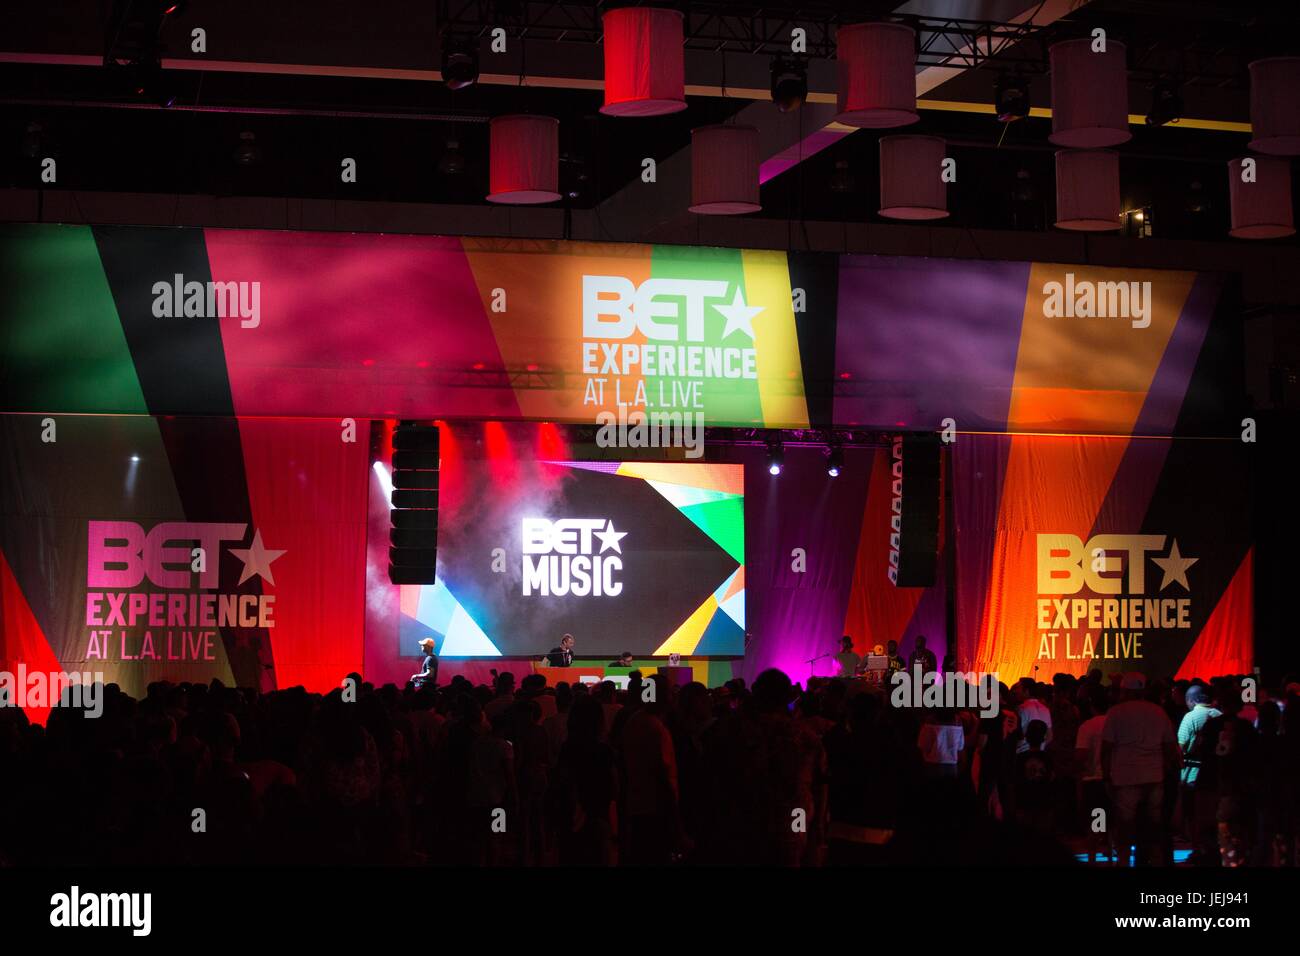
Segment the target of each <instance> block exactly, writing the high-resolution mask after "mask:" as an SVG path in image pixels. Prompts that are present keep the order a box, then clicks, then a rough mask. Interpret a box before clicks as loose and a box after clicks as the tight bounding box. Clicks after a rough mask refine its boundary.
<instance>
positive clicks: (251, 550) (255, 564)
mask: <svg viewBox="0 0 1300 956" xmlns="http://www.w3.org/2000/svg"><path fill="white" fill-rule="evenodd" d="M230 553H231V554H233V555H234V556H235V557H237V558H238V559H239V560H240V561H243V562H244V571H243V573H242V574H240V575H239V583H240V584H243V583H244V582H245V581H247V580H248V579H249V578H251V577H252V576H253V575H254V574H260V575H261V576H262V578H263V579H265V580H266V581H269V582H270V583H272V584H274V583H275V578H274V577H273V576H272V574H271V562H272V561H274V560H275V559H276V558H278V557H279V556H280V555H282V554H284V552H283V551H274V550H272V549H270V548H266V547H263V546H262V532H261V531H254V532H253V543H252V544H251V545H249V546H248V547H247V548H231V549H230Z"/></svg>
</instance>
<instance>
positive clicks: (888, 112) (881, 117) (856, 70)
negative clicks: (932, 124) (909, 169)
mask: <svg viewBox="0 0 1300 956" xmlns="http://www.w3.org/2000/svg"><path fill="white" fill-rule="evenodd" d="M835 67H836V70H837V71H838V73H839V92H838V95H837V99H836V103H837V105H838V115H837V116H836V117H835V118H836V119H837V120H838V121H839V122H841V123H844V124H845V125H847V126H860V127H867V128H870V129H886V128H889V127H893V126H907V125H908V124H910V123H915V122H916V121H917V120H918V119H920V116H918V115H917V112H916V31H915V30H913V29H912V28H911V27H909V26H904V25H903V24H901V23H851V24H848V25H847V26H842V27H840V28H839V30H838V32H837V33H836V34H835Z"/></svg>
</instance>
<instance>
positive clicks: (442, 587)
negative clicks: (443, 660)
mask: <svg viewBox="0 0 1300 956" xmlns="http://www.w3.org/2000/svg"><path fill="white" fill-rule="evenodd" d="M401 606H402V617H401V625H400V637H401V641H402V646H403V647H410V646H411V645H412V644H414V643H415V642H416V641H419V640H422V639H423V638H426V637H431V638H433V640H434V643H435V645H436V647H435V651H436V653H438V654H440V655H444V656H446V657H500V656H501V651H500V650H498V648H497V646H496V645H495V644H493V643H492V639H491V638H489V637H488V636H487V635H486V634H485V633H483V628H481V627H479V626H478V622H476V621H475V620H474V618H473V617H472V616H471V615H470V613H469V611H467V610H466V609H465V607H464V605H462V604H461V603H460V602H459V601H457V600H456V596H455V595H454V594H452V593H451V591H450V590H448V588H447V585H446V584H444V583H443V582H442V581H441V580H438V581H436V582H435V583H434V584H431V585H420V584H404V585H402V591H401ZM408 638H410V639H411V640H409V641H408V640H407V639H408Z"/></svg>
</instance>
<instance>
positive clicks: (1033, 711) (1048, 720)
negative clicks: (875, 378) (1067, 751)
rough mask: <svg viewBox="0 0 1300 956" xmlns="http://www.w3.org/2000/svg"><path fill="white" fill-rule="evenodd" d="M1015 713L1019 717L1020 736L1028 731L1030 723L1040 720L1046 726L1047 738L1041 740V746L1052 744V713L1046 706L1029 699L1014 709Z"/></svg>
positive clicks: (1038, 701)
mask: <svg viewBox="0 0 1300 956" xmlns="http://www.w3.org/2000/svg"><path fill="white" fill-rule="evenodd" d="M1016 713H1017V714H1019V715H1020V732H1021V733H1022V734H1023V733H1024V732H1025V731H1026V730H1028V729H1029V722H1030V721H1033V720H1041V721H1042V722H1043V723H1045V724H1047V736H1046V737H1044V738H1043V746H1047V745H1048V744H1050V743H1051V742H1052V712H1051V711H1050V710H1048V709H1047V705H1046V704H1044V703H1043V702H1042V701H1041V700H1035V699H1034V698H1032V697H1031V698H1029V700H1027V701H1025V702H1024V703H1023V704H1021V705H1020V706H1019V707H1017V708H1016ZM1026 749H1027V748H1026Z"/></svg>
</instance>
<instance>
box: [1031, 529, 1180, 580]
mask: <svg viewBox="0 0 1300 956" xmlns="http://www.w3.org/2000/svg"><path fill="white" fill-rule="evenodd" d="M1166 540H1170V539H1167V538H1166V537H1165V535H1163V534H1098V535H1093V537H1091V538H1089V539H1088V542H1087V544H1084V542H1083V541H1082V540H1080V539H1079V538H1078V537H1076V536H1075V535H1072V534H1040V535H1038V593H1039V594H1077V593H1078V592H1079V591H1082V590H1083V589H1084V588H1085V587H1086V588H1087V589H1088V590H1090V591H1092V592H1093V593H1094V594H1145V593H1146V591H1147V587H1146V560H1147V557H1148V556H1150V558H1151V560H1152V561H1154V562H1155V563H1156V565H1157V566H1158V567H1159V568H1160V569H1161V571H1163V572H1164V577H1163V579H1162V580H1161V582H1160V588H1159V590H1161V591H1163V590H1164V589H1165V588H1167V587H1169V585H1171V584H1173V583H1174V582H1177V583H1178V584H1180V585H1182V587H1183V590H1184V591H1191V585H1190V584H1189V583H1188V580H1187V569H1188V568H1190V567H1191V566H1192V565H1193V564H1195V563H1196V562H1197V561H1198V560H1200V559H1199V558H1186V557H1183V555H1182V554H1181V553H1180V552H1179V550H1178V541H1177V540H1176V539H1174V540H1172V541H1171V543H1170V545H1169V553H1168V554H1167V555H1166V556H1165V557H1156V555H1155V554H1152V553H1151V552H1156V553H1159V552H1160V551H1162V550H1163V549H1164V547H1165V542H1166Z"/></svg>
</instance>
